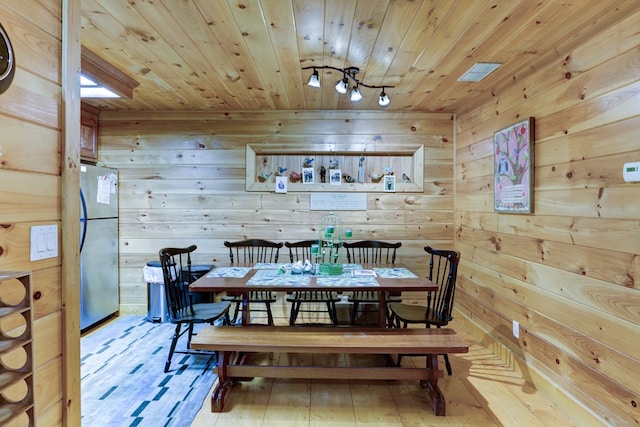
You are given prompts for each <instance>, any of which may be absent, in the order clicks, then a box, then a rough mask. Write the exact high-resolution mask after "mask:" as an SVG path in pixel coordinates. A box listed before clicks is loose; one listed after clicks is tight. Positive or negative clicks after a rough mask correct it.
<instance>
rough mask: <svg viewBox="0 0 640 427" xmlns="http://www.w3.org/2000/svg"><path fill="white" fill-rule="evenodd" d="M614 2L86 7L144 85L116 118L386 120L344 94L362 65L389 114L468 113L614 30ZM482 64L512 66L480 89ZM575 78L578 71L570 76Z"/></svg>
mask: <svg viewBox="0 0 640 427" xmlns="http://www.w3.org/2000/svg"><path fill="white" fill-rule="evenodd" d="M608 3H609V2H607V1H602V0H581V1H566V0H536V1H532V0H494V1H481V0H226V1H224V0H130V1H122V0H82V15H83V16H82V33H81V37H82V44H83V46H84V47H85V48H87V49H89V50H90V51H92V52H94V53H95V54H97V55H98V56H100V57H101V58H102V59H104V60H106V61H107V62H109V63H110V64H111V65H113V66H115V67H116V68H118V69H119V70H121V71H123V72H124V73H125V74H127V75H128V76H129V77H131V78H133V79H134V80H136V81H138V82H139V83H140V85H139V86H138V87H137V88H136V89H135V90H134V96H133V99H124V100H90V101H89V103H91V104H92V105H94V106H97V107H100V108H103V109H111V110H212V111H237V110H349V109H354V110H368V109H373V110H378V109H380V108H381V107H379V106H378V103H377V99H378V95H379V93H380V90H379V89H368V88H361V89H362V94H363V96H364V99H363V100H361V101H359V102H351V101H349V99H348V95H339V94H338V93H337V92H336V91H335V90H334V87H333V86H334V85H335V83H336V82H337V81H338V80H339V79H340V78H342V74H341V73H340V72H336V71H333V70H319V74H320V80H321V82H322V87H321V88H320V89H316V88H311V87H309V86H307V85H306V82H307V81H308V79H309V76H310V74H311V70H302V67H308V66H314V65H316V66H321V65H328V66H332V67H337V68H344V67H347V66H354V67H359V68H360V70H361V71H360V73H359V74H358V75H357V77H358V78H359V79H360V80H361V81H363V82H364V83H366V84H368V85H379V86H380V85H389V86H395V87H394V88H389V89H386V90H385V91H386V93H387V94H388V95H389V96H390V98H391V104H390V105H389V106H388V107H386V109H387V110H398V111H423V112H463V111H469V110H471V109H472V108H474V107H476V106H478V105H480V104H482V103H484V102H486V101H487V100H489V99H490V98H491V97H495V96H497V95H496V94H499V93H500V90H501V88H504V87H505V86H508V85H513V84H517V82H518V80H519V79H522V78H523V77H524V76H526V75H527V73H528V72H529V71H530V70H532V69H536V68H537V67H540V66H541V65H542V64H544V63H546V62H549V61H550V60H551V59H556V56H557V53H556V52H558V51H560V52H562V51H566V50H565V49H568V50H570V49H571V48H572V46H575V45H577V44H579V43H580V42H581V41H582V40H584V39H585V38H587V37H589V36H590V35H592V34H593V33H594V32H596V31H599V30H602V29H603V28H605V27H606V26H607V25H609V24H610V23H609V22H608V20H607V19H608V17H609V15H614V13H613V12H612V11H611V9H612V8H611V7H610V6H608ZM476 62H500V63H503V65H502V67H500V68H499V69H498V70H497V71H495V72H494V73H492V74H491V75H489V77H487V78H486V79H485V80H483V81H482V82H479V83H468V82H458V81H457V79H458V78H459V77H460V76H461V75H462V74H463V73H464V72H465V71H466V70H467V69H469V67H471V66H472V65H473V64H474V63H476ZM558 73H562V74H564V73H565V70H558Z"/></svg>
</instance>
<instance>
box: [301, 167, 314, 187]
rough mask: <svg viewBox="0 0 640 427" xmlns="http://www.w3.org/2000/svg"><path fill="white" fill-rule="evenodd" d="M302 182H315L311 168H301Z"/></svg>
mask: <svg viewBox="0 0 640 427" xmlns="http://www.w3.org/2000/svg"><path fill="white" fill-rule="evenodd" d="M302 183H303V184H314V183H315V175H314V171H313V168H302Z"/></svg>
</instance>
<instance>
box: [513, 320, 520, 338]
mask: <svg viewBox="0 0 640 427" xmlns="http://www.w3.org/2000/svg"><path fill="white" fill-rule="evenodd" d="M513 336H514V337H516V338H518V339H519V338H520V323H518V322H516V321H515V320H514V321H513Z"/></svg>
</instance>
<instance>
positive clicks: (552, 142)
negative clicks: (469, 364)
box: [455, 12, 640, 426]
mask: <svg viewBox="0 0 640 427" xmlns="http://www.w3.org/2000/svg"><path fill="white" fill-rule="evenodd" d="M639 27H640V12H636V13H635V14H633V15H631V16H629V17H627V18H626V19H625V20H624V21H623V22H621V23H620V24H618V25H616V26H615V27H613V28H610V29H608V30H606V31H603V32H601V33H600V34H597V35H595V36H594V37H591V38H590V39H589V40H587V41H586V42H585V43H584V44H583V45H582V46H580V47H578V48H577V49H575V50H573V51H568V52H556V56H555V59H553V60H551V61H550V62H548V63H547V64H539V65H540V66H539V67H532V69H534V70H535V71H534V72H533V73H532V74H530V75H526V76H514V79H513V81H511V82H507V83H505V84H504V85H503V86H502V87H499V88H496V90H495V91H494V94H495V98H494V99H493V100H492V101H491V102H489V103H487V104H485V105H482V106H480V107H479V108H475V109H473V110H472V111H468V112H458V113H459V114H458V117H457V122H456V138H457V139H456V160H455V179H456V203H455V206H456V247H457V248H458V249H459V250H460V251H461V253H462V259H463V262H462V264H461V268H460V270H459V275H460V279H459V282H458V283H459V286H460V288H459V293H458V294H457V304H458V305H457V307H458V309H459V310H461V311H462V312H463V313H464V314H465V316H467V317H468V318H469V319H471V321H472V322H473V323H475V324H476V325H479V326H480V327H481V328H482V334H483V335H484V338H486V339H488V338H489V336H490V337H492V338H494V339H496V340H498V341H499V342H501V343H504V344H505V345H507V346H508V347H509V348H510V349H512V350H513V352H514V354H516V355H517V359H518V360H520V361H526V366H527V368H528V369H529V374H530V375H531V381H532V382H533V385H534V386H536V387H540V388H545V387H546V388H547V390H546V392H547V394H548V395H551V396H555V399H556V401H557V402H558V403H559V404H560V405H563V406H564V407H565V408H566V409H567V410H569V411H570V408H574V409H576V408H578V407H579V406H584V407H585V408H587V409H588V410H590V411H592V412H593V414H595V417H596V418H597V419H598V420H600V421H602V422H603V423H606V424H609V425H616V426H622V425H625V426H627V425H638V424H640V339H639V337H640V328H639V325H640V255H639V254H640V183H625V182H623V179H622V166H623V163H625V162H629V161H640V137H639V136H638V133H639V132H638V131H639V130H640V72H639V71H638V70H639V69H640V39H639V38H638V32H637V31H638V28H639ZM528 116H532V117H535V120H536V126H535V131H536V134H537V141H536V143H535V189H534V191H535V213H534V214H532V215H510V214H496V213H494V212H493V149H492V137H493V132H495V131H497V130H499V129H502V128H504V127H505V126H507V125H509V124H511V123H514V122H517V121H519V120H521V119H522V118H524V117H528ZM512 320H516V321H518V322H520V325H521V335H520V339H519V340H517V339H515V338H514V337H513V336H512V332H511V331H512ZM543 379H548V380H549V381H550V384H549V385H545V381H544V380H543ZM556 387H557V389H556ZM563 393H566V394H567V395H568V396H570V397H571V399H574V400H575V401H574V402H571V401H570V399H567V398H566V396H563ZM574 414H575V415H577V414H578V411H575V412H574ZM585 416H586V415H585ZM578 425H593V420H590V419H588V418H585V419H583V420H582V422H578Z"/></svg>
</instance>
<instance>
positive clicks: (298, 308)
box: [284, 240, 340, 326]
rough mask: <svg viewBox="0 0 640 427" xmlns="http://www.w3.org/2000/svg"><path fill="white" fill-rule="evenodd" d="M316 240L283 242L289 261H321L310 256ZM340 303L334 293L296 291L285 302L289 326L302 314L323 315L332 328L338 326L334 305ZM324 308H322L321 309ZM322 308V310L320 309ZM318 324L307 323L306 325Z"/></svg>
mask: <svg viewBox="0 0 640 427" xmlns="http://www.w3.org/2000/svg"><path fill="white" fill-rule="evenodd" d="M317 243H318V240H301V241H299V242H285V243H284V245H285V246H286V247H287V248H289V259H290V261H291V262H292V263H294V262H297V261H302V262H304V261H305V260H310V261H311V262H313V263H315V262H318V261H322V260H321V259H319V258H316V257H315V256H314V257H312V255H311V245H313V244H317ZM339 301H340V297H339V296H338V294H337V293H336V292H331V291H296V292H293V293H291V295H289V296H288V297H287V302H290V303H291V311H290V313H289V325H290V326H294V325H295V324H296V320H297V319H298V314H300V313H301V312H302V313H324V312H326V313H327V314H328V315H329V320H330V321H331V324H332V325H333V326H335V325H337V324H338V315H337V312H336V303H337V302H339ZM323 306H324V307H323ZM320 307H323V308H320ZM311 323H312V324H316V325H317V324H318V323H315V322H308V323H306V324H311Z"/></svg>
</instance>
